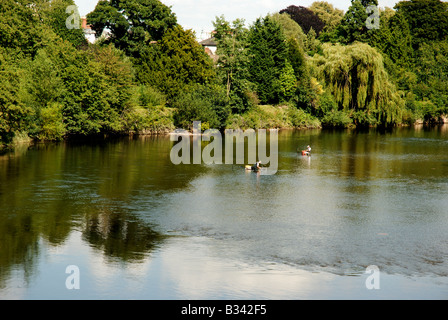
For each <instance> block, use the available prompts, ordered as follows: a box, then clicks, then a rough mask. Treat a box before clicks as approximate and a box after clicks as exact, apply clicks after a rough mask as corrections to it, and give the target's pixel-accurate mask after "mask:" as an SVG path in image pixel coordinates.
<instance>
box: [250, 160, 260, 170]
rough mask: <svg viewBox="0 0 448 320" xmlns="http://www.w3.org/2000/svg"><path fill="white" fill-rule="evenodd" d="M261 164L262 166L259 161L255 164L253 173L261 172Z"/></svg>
mask: <svg viewBox="0 0 448 320" xmlns="http://www.w3.org/2000/svg"><path fill="white" fill-rule="evenodd" d="M260 164H261V161H257V163H255V164H254V165H253V166H252V170H253V171H259V170H260Z"/></svg>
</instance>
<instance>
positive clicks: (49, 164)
mask: <svg viewBox="0 0 448 320" xmlns="http://www.w3.org/2000/svg"><path fill="white" fill-rule="evenodd" d="M171 144H172V143H171V142H170V140H169V138H167V137H156V136H154V137H144V138H117V137H114V138H112V139H107V140H104V139H99V138H98V139H93V140H70V141H67V142H61V143H40V144H34V145H31V146H22V147H19V148H16V149H15V150H13V151H10V152H5V153H2V154H1V155H0V203H1V206H0V247H1V250H0V288H2V287H3V286H4V283H5V281H6V280H7V279H8V278H9V276H10V275H11V272H12V271H13V270H22V274H23V275H24V279H25V281H27V282H28V281H29V280H30V279H31V278H32V277H33V276H36V274H37V272H38V271H37V270H36V263H37V261H38V260H39V258H40V257H41V254H42V253H44V252H42V246H43V245H44V246H45V247H54V248H56V247H59V246H62V245H64V243H65V242H66V241H67V239H68V238H69V237H70V234H71V233H72V232H73V231H77V232H81V233H82V240H83V241H84V242H85V243H87V244H88V245H89V246H90V247H92V248H94V249H95V250H97V251H98V252H100V253H101V254H103V255H104V256H105V257H106V258H107V259H112V260H120V261H122V262H126V263H132V262H135V261H138V260H143V259H145V257H147V256H148V255H149V254H150V253H151V252H152V251H154V250H156V249H157V248H158V247H159V246H160V245H161V244H162V243H163V241H164V239H165V238H166V236H165V235H162V234H160V233H159V232H157V231H155V230H154V225H152V224H151V223H150V222H148V219H144V220H142V219H141V217H140V216H138V214H135V213H134V212H135V211H136V208H135V205H134V204H133V199H135V198H136V197H138V196H139V195H140V194H142V193H144V194H145V195H146V196H147V197H148V199H149V200H150V199H151V197H152V196H153V195H155V194H159V193H160V192H173V190H177V189H182V188H185V187H186V186H187V185H188V183H189V181H191V180H192V179H194V177H195V176H196V175H198V174H200V173H201V170H202V171H203V169H200V168H198V170H197V171H194V172H187V171H185V172H183V173H182V172H178V175H177V176H176V179H174V178H173V172H175V168H174V166H173V165H172V164H171V161H170V158H169V150H170V147H171ZM181 171H182V170H181ZM151 205H152V206H157V203H156V202H152V203H151ZM146 218H147V217H146Z"/></svg>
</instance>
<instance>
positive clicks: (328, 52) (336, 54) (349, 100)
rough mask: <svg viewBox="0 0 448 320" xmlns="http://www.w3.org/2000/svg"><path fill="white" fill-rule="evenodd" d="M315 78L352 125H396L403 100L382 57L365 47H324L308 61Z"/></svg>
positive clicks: (367, 46) (374, 50) (399, 118)
mask: <svg viewBox="0 0 448 320" xmlns="http://www.w3.org/2000/svg"><path fill="white" fill-rule="evenodd" d="M312 63H313V64H314V70H315V73H316V77H317V78H318V79H319V80H320V81H321V82H323V83H324V84H325V86H326V89H327V90H328V91H330V93H331V94H332V95H333V96H334V98H335V101H336V103H337V105H338V109H339V110H342V111H344V112H345V113H347V114H348V115H349V116H350V117H351V118H352V119H353V122H354V123H355V124H356V125H393V124H396V123H400V122H401V120H402V115H403V111H404V101H403V99H402V98H401V97H400V94H399V92H398V91H397V89H396V88H395V85H394V84H393V83H392V82H391V81H390V80H389V76H388V74H387V72H386V70H385V68H384V64H383V58H382V55H381V54H380V53H379V52H378V51H377V50H376V49H374V48H372V47H371V46H369V45H368V44H365V43H361V42H355V43H353V44H351V45H348V46H342V45H339V44H337V45H331V44H324V46H323V55H315V56H314V57H313V59H312Z"/></svg>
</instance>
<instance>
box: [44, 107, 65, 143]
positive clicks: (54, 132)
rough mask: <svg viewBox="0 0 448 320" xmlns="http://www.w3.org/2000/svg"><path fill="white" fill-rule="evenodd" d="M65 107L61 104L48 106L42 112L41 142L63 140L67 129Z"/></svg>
mask: <svg viewBox="0 0 448 320" xmlns="http://www.w3.org/2000/svg"><path fill="white" fill-rule="evenodd" d="M62 110H63V105H62V104H60V103H55V102H54V103H51V104H48V105H47V106H46V107H45V108H43V109H41V110H40V120H41V123H42V125H41V130H40V133H39V139H40V140H62V139H63V137H64V135H65V132H66V129H65V125H64V122H63V115H62Z"/></svg>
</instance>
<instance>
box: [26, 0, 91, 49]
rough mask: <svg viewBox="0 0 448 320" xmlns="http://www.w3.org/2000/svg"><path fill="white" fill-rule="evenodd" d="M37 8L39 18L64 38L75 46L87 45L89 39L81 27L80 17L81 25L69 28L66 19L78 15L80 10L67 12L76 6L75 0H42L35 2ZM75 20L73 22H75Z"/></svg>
mask: <svg viewBox="0 0 448 320" xmlns="http://www.w3.org/2000/svg"><path fill="white" fill-rule="evenodd" d="M34 5H35V7H34V8H35V10H36V11H37V13H38V15H39V18H40V19H41V20H42V21H43V22H44V23H45V24H46V25H48V26H50V27H51V29H52V30H53V31H54V32H55V33H56V34H57V35H58V36H60V37H61V38H62V39H64V40H67V41H69V42H70V43H72V44H73V45H74V46H75V47H80V46H83V45H87V40H86V38H85V36H84V32H83V30H82V29H81V21H80V19H79V25H77V26H74V28H71V29H70V28H67V25H66V21H67V19H69V18H70V16H74V15H78V17H79V11H77V10H75V11H73V12H68V13H67V8H68V7H69V6H75V2H74V0H51V1H50V0H41V1H40V2H39V1H36V2H35V3H34ZM75 21H76V20H73V21H72V23H75Z"/></svg>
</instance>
